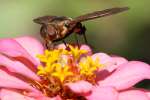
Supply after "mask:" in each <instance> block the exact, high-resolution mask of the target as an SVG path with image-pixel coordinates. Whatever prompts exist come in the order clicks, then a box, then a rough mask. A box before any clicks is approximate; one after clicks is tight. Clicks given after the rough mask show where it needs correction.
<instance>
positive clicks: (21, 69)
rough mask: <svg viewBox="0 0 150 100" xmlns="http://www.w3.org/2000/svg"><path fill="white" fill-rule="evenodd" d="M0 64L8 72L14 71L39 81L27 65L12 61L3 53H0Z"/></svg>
mask: <svg viewBox="0 0 150 100" xmlns="http://www.w3.org/2000/svg"><path fill="white" fill-rule="evenodd" d="M0 65H3V66H5V67H6V68H7V69H8V70H9V71H10V72H15V73H18V74H22V75H24V76H27V77H29V78H31V79H33V80H37V81H39V80H40V78H39V77H38V76H37V75H36V74H35V73H34V72H32V71H31V70H30V69H29V68H28V67H26V66H25V65H24V64H22V63H20V62H18V61H12V60H10V59H9V58H7V57H5V56H4V55H0Z"/></svg>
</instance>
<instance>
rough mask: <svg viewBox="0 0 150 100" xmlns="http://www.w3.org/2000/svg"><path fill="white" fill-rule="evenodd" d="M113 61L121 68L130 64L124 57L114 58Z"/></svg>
mask: <svg viewBox="0 0 150 100" xmlns="http://www.w3.org/2000/svg"><path fill="white" fill-rule="evenodd" d="M112 60H114V62H116V65H117V66H120V65H121V64H124V63H127V62H128V60H127V59H125V58H123V57H112Z"/></svg>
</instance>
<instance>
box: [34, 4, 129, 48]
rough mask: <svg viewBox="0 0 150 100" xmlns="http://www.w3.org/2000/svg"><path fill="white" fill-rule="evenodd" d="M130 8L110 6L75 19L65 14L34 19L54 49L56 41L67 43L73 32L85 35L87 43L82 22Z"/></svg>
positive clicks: (42, 34) (49, 46) (44, 37)
mask: <svg viewBox="0 0 150 100" xmlns="http://www.w3.org/2000/svg"><path fill="white" fill-rule="evenodd" d="M128 9H129V8H128V7H120V8H119V7H116V8H110V9H105V10H102V11H95V12H92V13H88V14H85V15H81V16H78V17H76V18H74V19H72V18H69V17H65V16H42V17H38V18H36V19H34V20H33V21H34V22H35V23H38V24H40V25H41V29H40V34H41V36H42V38H43V39H44V41H45V45H46V47H47V49H53V47H54V44H53V43H54V42H57V41H61V40H62V41H63V42H64V43H65V41H64V39H65V38H66V37H68V36H69V35H70V34H72V33H76V34H78V35H83V37H84V40H85V43H87V39H86V35H85V31H86V28H85V26H84V25H82V23H81V22H84V21H87V20H92V19H95V18H100V17H105V16H110V15H113V14H117V13H120V12H123V11H126V10H128ZM76 34H75V35H76ZM77 42H78V41H77Z"/></svg>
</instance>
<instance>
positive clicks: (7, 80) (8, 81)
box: [0, 69, 39, 92]
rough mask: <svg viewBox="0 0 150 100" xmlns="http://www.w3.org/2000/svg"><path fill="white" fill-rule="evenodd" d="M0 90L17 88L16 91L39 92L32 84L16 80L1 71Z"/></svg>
mask: <svg viewBox="0 0 150 100" xmlns="http://www.w3.org/2000/svg"><path fill="white" fill-rule="evenodd" d="M0 81H1V82H0V88H2V87H5V88H15V89H24V90H30V91H35V92H39V91H38V90H36V89H35V88H33V87H31V86H30V84H28V83H26V82H24V81H22V80H20V79H18V78H16V77H13V76H10V75H9V74H8V73H6V72H5V71H3V70H1V69H0Z"/></svg>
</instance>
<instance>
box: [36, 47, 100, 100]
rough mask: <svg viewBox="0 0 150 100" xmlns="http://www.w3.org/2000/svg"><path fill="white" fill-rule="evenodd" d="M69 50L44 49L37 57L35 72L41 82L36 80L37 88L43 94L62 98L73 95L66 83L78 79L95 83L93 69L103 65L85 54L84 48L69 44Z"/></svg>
mask: <svg viewBox="0 0 150 100" xmlns="http://www.w3.org/2000/svg"><path fill="white" fill-rule="evenodd" d="M69 48H70V49H69V50H65V49H54V50H51V51H49V50H45V53H44V54H42V55H38V56H37V57H38V58H39V59H40V61H41V63H42V64H41V65H39V66H38V72H37V74H38V75H39V76H40V77H41V79H42V82H37V86H36V87H37V88H38V89H39V90H41V91H42V92H43V93H44V94H45V95H47V96H50V97H53V96H56V95H60V96H61V97H62V98H72V97H75V94H74V93H71V91H70V90H69V89H68V88H67V87H66V85H65V84H66V83H70V82H76V81H80V80H85V81H88V82H90V83H92V84H95V78H96V76H95V73H94V72H95V71H96V70H97V69H98V68H100V67H102V66H103V65H102V64H100V63H99V59H96V60H93V59H92V57H91V56H88V55H87V52H88V51H86V50H80V49H79V48H78V47H73V46H71V45H70V46H69Z"/></svg>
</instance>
